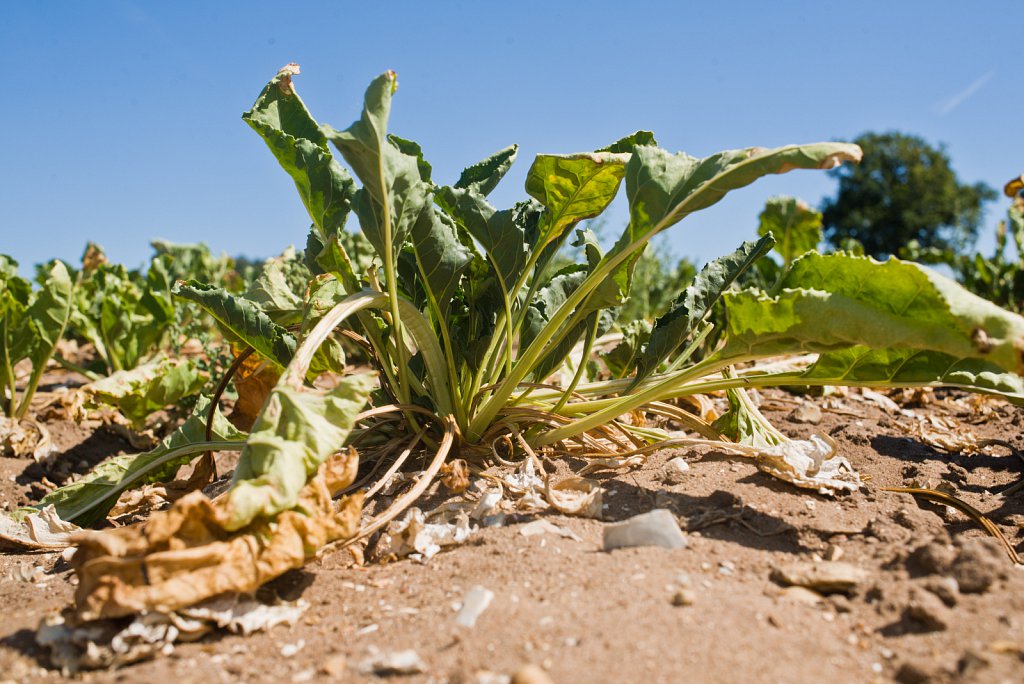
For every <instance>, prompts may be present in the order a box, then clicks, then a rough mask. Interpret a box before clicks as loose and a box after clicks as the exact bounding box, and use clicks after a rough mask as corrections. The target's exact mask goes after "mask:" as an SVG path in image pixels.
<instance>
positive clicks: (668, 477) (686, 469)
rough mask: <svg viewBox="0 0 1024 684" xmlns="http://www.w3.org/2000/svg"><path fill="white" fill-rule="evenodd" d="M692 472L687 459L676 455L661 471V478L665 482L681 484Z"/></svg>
mask: <svg viewBox="0 0 1024 684" xmlns="http://www.w3.org/2000/svg"><path fill="white" fill-rule="evenodd" d="M689 474H690V464H689V463H688V462H687V461H686V459H684V458H682V457H680V456H676V457H675V458H672V459H669V461H668V463H666V464H665V468H664V470H662V473H661V480H662V482H664V483H665V484H670V485H674V484H681V483H683V482H685V481H686V479H687V478H688V477H689Z"/></svg>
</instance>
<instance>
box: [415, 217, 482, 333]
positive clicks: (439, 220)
mask: <svg viewBox="0 0 1024 684" xmlns="http://www.w3.org/2000/svg"><path fill="white" fill-rule="evenodd" d="M412 245H413V251H414V252H415V255H416V263H417V265H418V267H419V270H420V273H421V277H420V280H421V282H422V284H423V285H424V286H425V287H426V288H427V289H428V290H429V291H430V297H431V299H432V300H433V302H434V305H435V306H436V307H437V314H438V315H439V316H442V317H445V316H447V314H448V312H449V311H450V309H451V305H452V297H453V296H454V294H455V290H456V288H457V287H458V285H459V279H460V278H461V277H462V274H463V273H465V271H466V268H467V267H468V266H469V264H470V263H471V262H472V261H473V253H472V251H470V249H469V248H468V247H466V246H465V245H463V244H462V242H461V241H460V240H459V235H458V230H457V229H456V227H455V224H454V223H453V222H452V219H451V218H450V217H449V216H448V215H447V214H445V213H444V212H442V211H438V210H436V209H434V207H432V206H428V207H425V208H424V209H423V212H422V213H421V214H420V218H419V220H417V221H416V224H415V225H414V226H413V228H412Z"/></svg>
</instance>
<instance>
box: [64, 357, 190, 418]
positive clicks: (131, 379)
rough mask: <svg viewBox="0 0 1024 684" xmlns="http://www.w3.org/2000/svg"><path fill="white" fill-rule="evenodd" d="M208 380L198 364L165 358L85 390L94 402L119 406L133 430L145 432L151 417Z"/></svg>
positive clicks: (109, 377) (107, 379)
mask: <svg viewBox="0 0 1024 684" xmlns="http://www.w3.org/2000/svg"><path fill="white" fill-rule="evenodd" d="M207 379H208V378H207V376H206V374H205V373H203V372H202V371H200V370H199V364H198V363H197V362H196V361H193V360H191V359H169V358H162V359H159V360H156V361H152V362H150V363H146V364H143V365H141V366H136V367H135V368H133V369H132V370H122V371H117V372H116V373H113V374H112V375H109V376H107V377H105V378H102V379H100V380H97V381H95V382H92V383H89V384H88V385H85V386H84V387H83V388H82V390H83V391H84V392H86V393H87V394H88V396H89V397H90V398H91V399H92V400H93V401H96V402H101V403H104V404H109V405H111V406H116V407H117V408H118V409H120V410H121V412H122V413H123V414H124V415H125V416H126V417H127V418H128V419H129V420H131V421H132V425H133V426H134V427H136V428H137V429H142V428H143V427H144V425H145V422H146V418H147V417H148V416H149V415H150V414H151V413H153V412H154V411H158V410H160V409H162V408H164V407H165V406H171V405H176V404H177V403H178V402H179V401H181V399H183V398H184V397H187V396H191V395H193V394H196V393H197V392H199V390H201V389H202V388H203V385H205V384H206V381H207Z"/></svg>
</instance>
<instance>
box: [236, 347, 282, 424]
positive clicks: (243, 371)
mask: <svg viewBox="0 0 1024 684" xmlns="http://www.w3.org/2000/svg"><path fill="white" fill-rule="evenodd" d="M280 377H281V373H280V372H278V370H277V368H275V367H274V366H273V365H271V364H269V363H267V362H266V361H265V360H263V359H261V358H260V357H259V356H258V355H256V354H250V355H249V357H248V358H247V359H246V360H245V361H243V362H242V365H241V366H239V368H238V372H237V373H235V378H234V380H235V390H237V392H238V401H236V402H235V409H234V411H232V412H231V422H232V423H234V424H235V426H237V427H238V428H239V429H240V430H245V431H246V432H248V431H249V430H251V429H252V426H253V423H255V422H256V417H257V416H258V415H259V414H260V411H262V410H263V404H265V403H266V402H267V397H268V396H270V390H272V389H274V385H276V384H277V381H278V379H279V378H280Z"/></svg>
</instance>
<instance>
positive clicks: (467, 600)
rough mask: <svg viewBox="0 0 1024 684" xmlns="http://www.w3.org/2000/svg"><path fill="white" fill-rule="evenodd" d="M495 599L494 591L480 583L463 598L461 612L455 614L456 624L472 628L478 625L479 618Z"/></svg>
mask: <svg viewBox="0 0 1024 684" xmlns="http://www.w3.org/2000/svg"><path fill="white" fill-rule="evenodd" d="M493 600H494V592H493V591H491V590H490V589H488V588H486V587H482V586H480V585H479V584H478V585H476V586H474V587H472V588H471V589H470V590H469V591H467V592H466V596H465V597H464V598H463V599H462V607H461V608H459V612H458V614H457V615H456V616H455V624H457V625H459V626H460V627H466V628H468V629H472V628H473V627H475V626H476V621H477V618H479V617H480V616H481V615H482V614H483V612H484V611H485V610H487V607H488V606H489V605H491V601H493Z"/></svg>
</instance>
